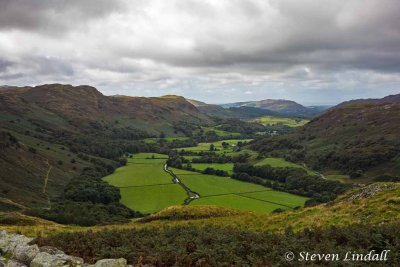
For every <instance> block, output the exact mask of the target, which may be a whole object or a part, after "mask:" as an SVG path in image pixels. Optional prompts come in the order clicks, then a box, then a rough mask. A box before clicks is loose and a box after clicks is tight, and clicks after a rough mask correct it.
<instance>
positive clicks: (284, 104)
mask: <svg viewBox="0 0 400 267" xmlns="http://www.w3.org/2000/svg"><path fill="white" fill-rule="evenodd" d="M221 106H222V107H224V108H235V107H236V108H237V107H254V108H261V109H266V110H269V111H272V112H275V114H279V115H281V116H289V117H293V116H294V117H313V116H316V115H317V114H319V113H321V112H323V111H324V110H325V109H327V108H328V107H326V106H313V107H305V106H303V105H300V104H299V103H296V102H294V101H290V100H283V99H265V100H260V101H247V102H236V103H229V104H222V105H221Z"/></svg>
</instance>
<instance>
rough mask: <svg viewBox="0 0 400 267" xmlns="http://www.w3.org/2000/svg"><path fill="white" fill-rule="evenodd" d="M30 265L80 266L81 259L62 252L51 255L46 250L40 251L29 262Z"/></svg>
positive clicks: (32, 266) (38, 266) (53, 266)
mask: <svg viewBox="0 0 400 267" xmlns="http://www.w3.org/2000/svg"><path fill="white" fill-rule="evenodd" d="M30 266H31V267H59V266H69V267H82V266H83V259H81V258H78V257H73V256H68V255H66V254H64V253H62V254H55V255H51V254H49V253H47V252H40V253H39V254H37V255H36V257H35V258H34V259H33V260H32V262H31V265H30Z"/></svg>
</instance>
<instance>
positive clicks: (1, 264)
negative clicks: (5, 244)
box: [0, 256, 7, 267]
mask: <svg viewBox="0 0 400 267" xmlns="http://www.w3.org/2000/svg"><path fill="white" fill-rule="evenodd" d="M6 264H7V260H6V259H5V258H3V257H1V256H0V267H5V266H6Z"/></svg>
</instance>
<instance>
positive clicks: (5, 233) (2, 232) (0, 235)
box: [0, 230, 7, 238]
mask: <svg viewBox="0 0 400 267" xmlns="http://www.w3.org/2000/svg"><path fill="white" fill-rule="evenodd" d="M6 237H7V231H6V230H3V231H1V232H0V238H6Z"/></svg>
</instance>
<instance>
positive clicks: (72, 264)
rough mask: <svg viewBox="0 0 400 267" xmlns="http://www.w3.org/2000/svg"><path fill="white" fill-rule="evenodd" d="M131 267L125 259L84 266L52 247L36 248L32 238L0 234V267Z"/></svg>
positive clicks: (84, 264)
mask: <svg viewBox="0 0 400 267" xmlns="http://www.w3.org/2000/svg"><path fill="white" fill-rule="evenodd" d="M28 266H29V267H129V266H130V267H132V266H131V265H127V262H126V260H125V259H104V260H99V261H98V262H96V263H95V264H92V265H91V264H86V263H84V262H83V259H81V258H78V257H74V256H69V255H66V254H65V253H64V252H62V251H61V250H58V249H57V248H54V247H46V246H44V247H38V246H37V245H36V244H35V240H34V239H33V238H29V237H26V236H23V235H17V234H11V233H7V232H6V231H1V232H0V267H28Z"/></svg>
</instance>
